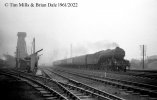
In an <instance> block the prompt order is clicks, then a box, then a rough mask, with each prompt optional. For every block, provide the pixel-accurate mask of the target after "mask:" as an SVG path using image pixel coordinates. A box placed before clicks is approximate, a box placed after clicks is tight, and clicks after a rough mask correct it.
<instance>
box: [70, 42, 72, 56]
mask: <svg viewBox="0 0 157 100" xmlns="http://www.w3.org/2000/svg"><path fill="white" fill-rule="evenodd" d="M70 52H71V55H70V56H71V57H72V44H71V46H70Z"/></svg>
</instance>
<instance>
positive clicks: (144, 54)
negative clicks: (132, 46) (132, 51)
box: [140, 45, 146, 69]
mask: <svg viewBox="0 0 157 100" xmlns="http://www.w3.org/2000/svg"><path fill="white" fill-rule="evenodd" d="M140 47H141V50H142V53H141V54H142V67H143V69H144V68H145V66H144V59H145V57H144V56H146V46H145V45H140Z"/></svg>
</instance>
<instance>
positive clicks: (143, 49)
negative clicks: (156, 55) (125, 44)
mask: <svg viewBox="0 0 157 100" xmlns="http://www.w3.org/2000/svg"><path fill="white" fill-rule="evenodd" d="M142 47H143V50H142V51H143V69H144V49H145V48H144V45H143V46H142Z"/></svg>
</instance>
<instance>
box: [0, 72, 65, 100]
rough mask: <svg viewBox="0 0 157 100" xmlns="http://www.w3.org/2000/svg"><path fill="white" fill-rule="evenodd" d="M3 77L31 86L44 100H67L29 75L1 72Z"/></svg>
mask: <svg viewBox="0 0 157 100" xmlns="http://www.w3.org/2000/svg"><path fill="white" fill-rule="evenodd" d="M0 74H3V75H6V76H9V77H14V78H17V79H20V80H22V81H25V82H26V83H28V84H29V85H31V86H32V87H33V88H35V89H36V90H37V91H39V92H40V94H41V95H42V96H43V97H44V98H45V100H52V99H54V100H68V99H67V98H66V97H65V96H63V95H62V94H61V93H59V92H58V91H56V90H54V89H52V88H50V87H49V86H47V85H45V84H44V83H43V82H41V81H39V80H37V78H34V77H32V76H31V75H22V74H21V73H20V74H19V73H17V72H13V71H11V72H10V71H7V72H6V71H3V72H2V73H0Z"/></svg>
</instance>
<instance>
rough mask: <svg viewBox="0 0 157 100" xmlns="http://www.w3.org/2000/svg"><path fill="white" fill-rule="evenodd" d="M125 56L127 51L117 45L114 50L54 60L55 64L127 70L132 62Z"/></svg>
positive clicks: (82, 67)
mask: <svg viewBox="0 0 157 100" xmlns="http://www.w3.org/2000/svg"><path fill="white" fill-rule="evenodd" d="M124 57H125V51H124V50H123V49H122V48H120V47H116V48H115V49H112V50H111V49H107V50H102V51H99V52H96V53H93V54H86V55H82V56H77V57H72V58H67V59H62V60H57V61H54V63H53V65H55V66H61V67H71V68H79V69H91V70H106V71H125V70H126V68H128V67H129V66H130V63H129V61H128V60H125V59H124Z"/></svg>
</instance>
